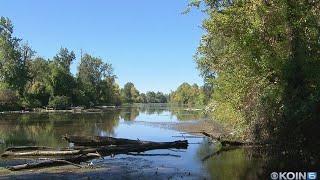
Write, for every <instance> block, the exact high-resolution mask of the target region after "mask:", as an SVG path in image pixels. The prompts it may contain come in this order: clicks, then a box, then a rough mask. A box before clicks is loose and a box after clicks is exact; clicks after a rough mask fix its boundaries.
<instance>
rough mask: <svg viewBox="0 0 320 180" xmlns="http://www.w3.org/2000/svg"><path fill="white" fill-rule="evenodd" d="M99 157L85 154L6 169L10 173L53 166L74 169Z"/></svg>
mask: <svg viewBox="0 0 320 180" xmlns="http://www.w3.org/2000/svg"><path fill="white" fill-rule="evenodd" d="M97 157H100V156H99V155H98V154H93V153H90V154H86V155H79V156H76V157H70V158H66V159H49V160H45V161H41V162H35V163H27V164H20V165H16V166H9V167H7V169H9V170H11V171H20V170H25V169H35V168H42V167H53V166H64V165H73V166H76V167H81V166H80V165H78V164H80V163H81V162H84V161H88V160H90V159H94V158H97Z"/></svg>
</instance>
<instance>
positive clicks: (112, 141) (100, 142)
mask: <svg viewBox="0 0 320 180" xmlns="http://www.w3.org/2000/svg"><path fill="white" fill-rule="evenodd" d="M64 139H65V140H66V141H68V142H69V143H73V144H74V145H76V146H107V145H129V144H131V145H134V144H141V143H151V141H140V140H132V139H124V138H113V137H103V136H69V135H65V136H64Z"/></svg>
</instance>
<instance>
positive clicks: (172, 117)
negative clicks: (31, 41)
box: [0, 105, 291, 179]
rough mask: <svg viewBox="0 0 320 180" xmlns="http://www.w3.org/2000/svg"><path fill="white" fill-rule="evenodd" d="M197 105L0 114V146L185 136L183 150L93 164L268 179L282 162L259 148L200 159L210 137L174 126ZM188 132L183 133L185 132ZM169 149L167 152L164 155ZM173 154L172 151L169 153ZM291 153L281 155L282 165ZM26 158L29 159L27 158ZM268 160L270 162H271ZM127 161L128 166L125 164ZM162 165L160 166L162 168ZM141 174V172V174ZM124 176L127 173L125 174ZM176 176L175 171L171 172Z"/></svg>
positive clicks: (210, 147) (195, 117) (190, 117)
mask: <svg viewBox="0 0 320 180" xmlns="http://www.w3.org/2000/svg"><path fill="white" fill-rule="evenodd" d="M204 119H205V117H204V116H203V115H202V113H201V112H200V111H191V110H186V108H184V107H169V106H167V105H136V106H127V107H121V108H117V109H107V110H105V111H104V112H94V113H27V114H0V141H1V145H0V151H1V152H3V151H4V149H5V148H7V147H10V146H22V145H42V146H52V147H57V148H63V147H69V146H70V144H69V143H67V142H66V141H65V140H63V139H62V137H63V136H64V135H66V134H69V135H99V136H113V137H119V138H129V139H140V140H150V141H174V140H184V139H187V140H188V141H189V143H190V144H189V146H188V149H186V150H174V149H169V150H153V151H148V152H145V153H144V154H164V156H131V155H116V156H115V157H106V158H105V159H103V160H101V159H99V160H93V161H92V164H94V165H95V166H97V167H104V166H109V165H110V162H112V163H115V164H117V163H118V164H119V166H120V165H121V167H122V170H126V172H127V173H128V172H129V173H130V171H137V172H138V171H142V173H143V170H144V169H149V171H155V172H151V173H150V172H148V173H147V174H146V175H148V176H150V174H152V173H156V174H158V173H159V174H161V173H165V171H167V172H171V174H170V173H168V177H166V176H165V175H164V176H162V177H165V178H170V177H171V176H172V173H173V174H174V173H176V174H179V177H180V175H181V177H182V178H188V177H190V179H260V178H262V179H269V174H270V172H272V171H274V170H277V169H272V168H279V167H281V166H278V165H274V164H275V163H273V164H272V163H270V162H274V160H275V159H272V158H270V157H269V156H268V155H267V156H265V154H266V153H263V152H261V150H257V151H252V150H248V149H235V150H230V151H226V152H224V153H221V154H219V155H216V156H213V157H211V158H209V159H207V160H206V161H202V159H203V158H204V157H205V156H207V155H208V154H211V153H212V152H214V151H215V149H216V147H215V144H214V143H211V142H210V141H208V140H207V139H206V138H203V137H188V136H190V135H188V134H182V133H181V132H179V131H176V130H174V128H172V127H173V126H174V125H176V124H178V123H195V122H197V121H199V120H204ZM183 136H187V137H183ZM168 154H170V155H168ZM172 155H173V156H172ZM287 159H290V158H284V160H283V163H284V164H283V166H282V167H285V168H286V167H287V168H290V167H291V166H290V165H288V164H290V163H291V161H288V162H287V161H286V160H287ZM21 161H22V160H18V161H17V160H12V159H4V158H2V159H0V167H5V166H8V165H16V164H21ZM26 162H28V160H26ZM270 164H272V165H270ZM129 166H130V167H129ZM162 171H163V172H162ZM141 176H142V177H143V174H141ZM124 177H125V176H124ZM175 178H177V177H175Z"/></svg>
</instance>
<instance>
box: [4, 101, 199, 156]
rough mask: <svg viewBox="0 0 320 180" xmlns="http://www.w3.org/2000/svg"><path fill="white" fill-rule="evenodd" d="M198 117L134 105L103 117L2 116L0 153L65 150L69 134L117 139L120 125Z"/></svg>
mask: <svg viewBox="0 0 320 180" xmlns="http://www.w3.org/2000/svg"><path fill="white" fill-rule="evenodd" d="M181 114H184V115H183V116H182V115H181ZM197 116H198V115H197V114H196V115H195V114H192V112H187V111H185V110H184V109H183V108H177V107H174V108H173V107H170V106H168V105H165V104H163V105H161V104H160V105H134V106H127V107H121V108H118V109H106V110H104V111H103V112H99V113H28V114H1V115H0V143H1V144H0V150H3V149H4V148H6V147H8V146H15V145H45V146H54V147H64V146H66V145H67V144H66V142H65V141H64V140H63V139H62V136H63V135H65V134H77V135H102V136H115V128H117V127H118V125H119V122H120V121H150V122H154V121H161V122H168V121H179V120H196V119H199V117H197ZM187 117H189V118H187Z"/></svg>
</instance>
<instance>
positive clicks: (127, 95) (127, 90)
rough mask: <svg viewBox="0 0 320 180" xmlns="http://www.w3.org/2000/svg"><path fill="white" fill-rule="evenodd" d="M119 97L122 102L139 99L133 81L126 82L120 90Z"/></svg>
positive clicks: (132, 101) (131, 101)
mask: <svg viewBox="0 0 320 180" xmlns="http://www.w3.org/2000/svg"><path fill="white" fill-rule="evenodd" d="M121 97H122V101H123V102H124V103H134V102H138V101H139V100H138V99H139V91H138V90H137V89H136V87H135V86H134V84H133V83H131V82H128V83H126V84H125V85H124V87H123V89H122V90H121Z"/></svg>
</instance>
